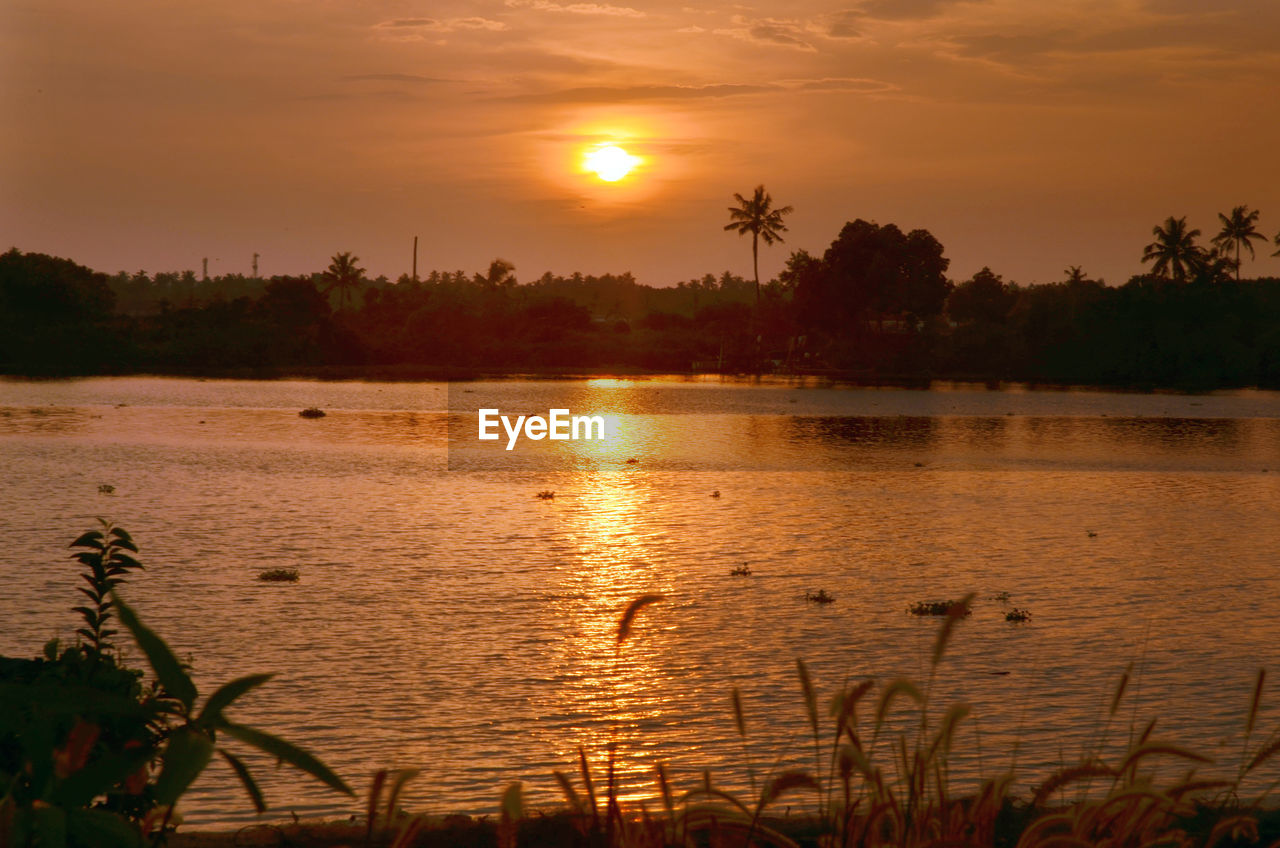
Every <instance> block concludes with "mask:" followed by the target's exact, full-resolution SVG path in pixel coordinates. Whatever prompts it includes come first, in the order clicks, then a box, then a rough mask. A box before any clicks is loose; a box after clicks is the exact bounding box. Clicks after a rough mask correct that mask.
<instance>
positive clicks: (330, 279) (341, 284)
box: [321, 252, 364, 309]
mask: <svg viewBox="0 0 1280 848" xmlns="http://www.w3.org/2000/svg"><path fill="white" fill-rule="evenodd" d="M359 261H360V257H359V256H352V255H351V253H350V252H346V253H338V254H335V255H334V257H333V261H332V262H330V263H329V267H328V269H326V270H325V272H324V279H325V283H326V285H325V287H324V289H323V290H322V292H321V293H322V294H325V295H327V294H329V292H331V291H333V290H334V289H337V290H338V308H340V309H341V308H342V307H344V306H346V304H347V303H348V301H349V300H350V298H351V296H352V295H353V294H354V293H355V291H356V289H358V288H360V281H361V280H363V279H364V269H363V268H361V267H359V266H358V265H356V263H357V262H359Z"/></svg>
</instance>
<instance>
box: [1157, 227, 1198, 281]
mask: <svg viewBox="0 0 1280 848" xmlns="http://www.w3.org/2000/svg"><path fill="white" fill-rule="evenodd" d="M1151 233H1152V235H1154V236H1155V237H1156V240H1155V241H1153V242H1152V243H1151V244H1149V245H1147V246H1146V248H1145V249H1144V250H1143V251H1142V261H1143V262H1155V264H1154V265H1153V266H1151V270H1152V271H1153V272H1154V273H1155V274H1156V275H1158V276H1161V277H1165V278H1166V279H1172V280H1174V281H1176V282H1179V283H1181V282H1185V281H1186V279H1187V275H1188V274H1190V273H1192V272H1193V271H1195V269H1196V268H1198V267H1199V266H1200V265H1201V264H1202V263H1203V262H1204V257H1205V252H1204V248H1202V247H1200V246H1199V245H1198V244H1196V236H1198V235H1200V231H1199V230H1189V229H1187V217H1186V216H1185V215H1184V216H1182V217H1181V218H1175V217H1173V216H1172V215H1170V216H1169V217H1168V218H1166V219H1165V222H1164V226H1160V225H1159V224H1157V225H1156V226H1154V227H1152V228H1151Z"/></svg>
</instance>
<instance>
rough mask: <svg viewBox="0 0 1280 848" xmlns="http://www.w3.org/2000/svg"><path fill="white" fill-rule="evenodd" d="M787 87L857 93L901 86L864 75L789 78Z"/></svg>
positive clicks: (867, 92) (872, 92) (895, 89)
mask: <svg viewBox="0 0 1280 848" xmlns="http://www.w3.org/2000/svg"><path fill="white" fill-rule="evenodd" d="M783 87H785V88H793V89H796V90H798V91H851V92H855V93H857V94H884V93H886V92H890V91H899V90H900V89H899V87H898V86H896V85H894V84H893V83H890V82H885V81H884V80H877V79H867V78H863V77H828V78H825V79H813V80H788V81H787V82H786V83H783Z"/></svg>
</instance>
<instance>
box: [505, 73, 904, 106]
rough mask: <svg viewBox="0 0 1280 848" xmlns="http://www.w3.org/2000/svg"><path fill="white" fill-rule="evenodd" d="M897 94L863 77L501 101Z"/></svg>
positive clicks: (613, 89)
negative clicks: (781, 94)
mask: <svg viewBox="0 0 1280 848" xmlns="http://www.w3.org/2000/svg"><path fill="white" fill-rule="evenodd" d="M896 90H898V88H897V86H895V85H893V84H891V83H888V82H885V81H883V80H876V79H864V78H860V77H828V78H822V79H789V80H785V81H782V82H776V83H765V84H742V83H713V84H709V85H629V86H583V87H578V88H565V89H559V90H556V91H546V92H539V93H533V94H518V95H513V96H510V97H504V98H501V99H503V100H509V101H520V102H526V103H575V104H593V103H636V102H650V101H653V102H657V101H680V100H699V99H716V100H721V99H725V98H730V97H744V96H751V95H760V94H774V93H781V92H824V91H825V92H839V91H844V92H850V93H856V94H883V93H887V92H892V91H896Z"/></svg>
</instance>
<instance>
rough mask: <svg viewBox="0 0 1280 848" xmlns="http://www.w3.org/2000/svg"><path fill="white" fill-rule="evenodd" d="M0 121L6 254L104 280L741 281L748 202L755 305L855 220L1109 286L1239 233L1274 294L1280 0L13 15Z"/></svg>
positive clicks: (616, 3) (566, 2) (392, 5)
mask: <svg viewBox="0 0 1280 848" xmlns="http://www.w3.org/2000/svg"><path fill="white" fill-rule="evenodd" d="M0 108H2V109H3V113H4V116H5V117H4V121H3V131H2V132H0V232H3V234H4V238H3V239H2V241H3V242H4V244H0V250H3V249H7V248H8V247H10V246H17V247H19V248H20V249H23V250H31V251H41V252H45V253H52V254H55V255H60V256H66V257H69V258H72V259H75V260H76V261H78V262H81V263H84V264H87V265H89V266H91V267H94V268H96V269H98V270H103V271H108V272H115V271H118V270H122V269H125V270H129V271H136V270H139V269H145V270H147V271H148V272H155V271H161V270H182V269H187V268H190V269H193V270H196V271H198V270H199V268H200V261H201V258H202V257H205V256H207V257H209V259H210V267H209V270H210V273H212V274H223V273H230V272H239V273H248V272H249V270H250V262H251V257H252V254H253V253H254V252H258V253H260V254H261V257H262V258H261V260H260V270H261V272H262V274H263V275H265V276H270V275H272V274H294V273H307V272H311V271H317V270H322V269H323V268H324V267H325V265H327V264H328V260H329V257H330V256H331V255H332V254H334V253H336V252H338V251H352V252H354V253H356V254H357V255H358V256H359V257H361V264H362V265H363V266H364V267H365V268H366V269H367V270H368V272H369V274H370V276H373V275H377V274H386V275H388V276H390V277H392V278H395V277H396V276H397V275H399V274H401V273H405V272H407V271H408V270H409V266H410V261H411V246H412V240H413V237H414V236H415V235H417V236H420V237H421V244H420V248H419V269H420V270H422V271H423V272H425V271H426V270H429V269H431V268H442V269H463V270H466V271H468V272H472V271H475V270H479V269H483V268H485V267H487V266H488V263H489V261H490V260H491V259H493V258H495V257H503V258H505V259H507V260H509V261H511V262H513V263H514V264H515V266H516V274H517V276H518V277H519V278H520V279H521V280H522V281H524V280H530V279H533V278H535V277H537V276H539V275H541V274H542V273H543V272H544V271H548V270H550V271H552V272H554V273H558V274H569V273H571V272H573V271H582V272H584V273H597V274H598V273H604V272H616V273H620V272H623V271H627V270H630V271H632V272H633V273H634V274H635V275H636V276H637V278H638V279H639V280H640V281H641V282H645V283H649V284H654V285H669V284H674V283H675V282H677V281H679V280H684V279H689V278H691V277H696V276H701V275H702V274H704V273H707V272H712V273H719V272H721V271H723V270H725V269H726V268H727V269H730V270H733V271H734V272H736V273H739V274H742V275H744V276H747V277H749V276H750V274H751V257H750V243H749V241H748V240H746V239H741V238H739V237H738V236H737V235H735V234H732V233H726V232H723V230H722V226H723V224H724V223H726V221H727V213H726V207H727V206H728V205H729V204H730V203H731V202H732V195H733V193H734V192H741V193H744V194H749V193H750V191H751V190H752V188H753V187H754V186H755V185H756V184H758V183H763V184H764V185H765V186H766V188H767V189H768V190H769V191H770V193H771V194H772V195H773V197H774V200H775V202H776V203H777V204H779V205H782V204H790V205H793V206H794V207H795V212H794V214H793V215H792V216H790V218H789V219H788V222H789V224H790V232H789V233H787V234H786V239H787V241H786V244H784V245H780V246H775V247H773V248H771V249H769V250H767V251H764V252H763V253H762V256H761V269H760V270H761V276H762V277H769V276H772V275H774V274H775V273H777V271H778V270H779V269H780V268H781V267H782V264H783V262H784V261H785V259H786V257H787V255H788V254H789V252H790V251H791V250H792V249H798V248H805V249H808V250H810V251H811V252H814V253H821V252H822V251H823V250H824V249H825V248H826V247H827V245H828V244H829V243H830V242H831V240H832V239H833V238H834V237H835V236H836V234H837V233H838V232H839V230H840V228H841V226H842V225H843V224H844V222H845V221H848V220H853V219H854V218H858V217H862V218H866V219H869V220H875V221H878V222H879V223H882V224H883V223H890V222H893V223H897V224H898V225H899V226H901V227H903V228H904V229H910V228H915V227H923V228H926V229H929V230H930V231H931V232H933V234H934V235H935V236H937V238H938V239H939V240H940V241H941V242H942V243H943V245H944V246H945V248H946V255H947V256H948V257H950V258H951V260H952V264H951V271H950V275H951V276H952V277H953V278H956V279H963V278H965V277H967V276H969V275H970V274H972V273H973V272H974V271H975V270H977V269H978V268H979V267H981V266H982V265H990V266H991V267H992V269H993V270H995V271H996V272H997V273H1001V274H1004V275H1005V276H1006V278H1010V279H1013V280H1016V281H1018V282H1022V283H1032V282H1049V281H1053V280H1058V279H1061V278H1062V269H1063V268H1065V267H1066V266H1067V265H1073V264H1078V265H1082V266H1084V268H1085V270H1086V271H1087V272H1089V273H1090V274H1092V275H1094V276H1099V275H1100V276H1103V277H1105V278H1106V279H1107V280H1108V281H1109V282H1113V283H1119V282H1123V281H1124V280H1125V279H1127V278H1128V276H1129V275H1131V274H1133V273H1137V272H1139V271H1140V270H1141V268H1142V266H1141V264H1140V262H1139V257H1140V255H1141V251H1142V247H1143V245H1144V244H1146V243H1147V242H1148V241H1150V240H1151V228H1152V226H1153V225H1154V224H1156V223H1158V222H1160V221H1162V220H1163V219H1164V218H1165V217H1167V216H1169V215H1187V216H1189V220H1190V223H1191V225H1192V226H1195V227H1199V228H1200V229H1201V230H1203V231H1204V237H1203V238H1204V240H1206V241H1207V239H1208V237H1210V236H1211V235H1213V234H1214V233H1216V232H1217V228H1218V221H1217V214H1216V213H1218V212H1226V211H1229V210H1230V208H1231V207H1232V206H1233V205H1237V204H1242V203H1244V204H1249V205H1250V206H1251V207H1254V208H1257V209H1260V210H1261V211H1262V217H1261V220H1260V222H1259V223H1260V228H1261V230H1262V231H1263V232H1264V233H1265V234H1266V236H1267V243H1266V244H1265V245H1259V249H1258V252H1259V260H1258V261H1257V262H1255V263H1246V265H1245V268H1244V273H1245V275H1253V274H1271V275H1280V259H1274V258H1271V253H1272V252H1273V251H1275V249H1276V247H1275V245H1274V244H1272V242H1271V240H1272V239H1273V238H1274V237H1275V235H1276V233H1277V231H1280V163H1278V162H1277V151H1278V150H1280V2H1275V0H1212V1H1211V0H1112V1H1111V2H1104V0H1096V1H1095V2H1087V0H1084V1H1082V0H1060V2H1053V3H1048V2H1041V0H985V1H984V0H976V2H947V0H831V2H817V0H793V1H792V2H785V3H783V2H776V0H774V1H773V2H760V3H719V2H716V3H709V4H702V5H697V6H694V5H686V4H685V0H608V2H574V0H471V2H467V1H466V0H443V2H420V1H418V0H385V2H384V0H370V2H360V3H354V2H330V0H306V2H302V0H218V2H211V3H180V2H173V0H118V2H112V3H102V2H88V0H5V2H4V4H3V9H0ZM604 142H611V143H613V144H616V145H618V146H620V147H622V148H624V149H625V150H626V151H627V152H628V153H629V154H631V155H633V156H635V157H638V158H639V159H640V160H641V161H640V164H639V165H638V166H637V167H636V168H635V170H633V171H632V172H631V173H630V174H629V175H628V176H627V177H625V178H623V179H621V180H618V181H616V182H613V183H606V182H603V181H601V180H600V179H599V178H597V177H596V176H595V175H594V174H591V173H588V172H584V171H583V169H582V156H583V155H584V153H585V152H586V151H587V150H588V149H589V148H590V147H592V146H594V145H599V144H601V143H604Z"/></svg>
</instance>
